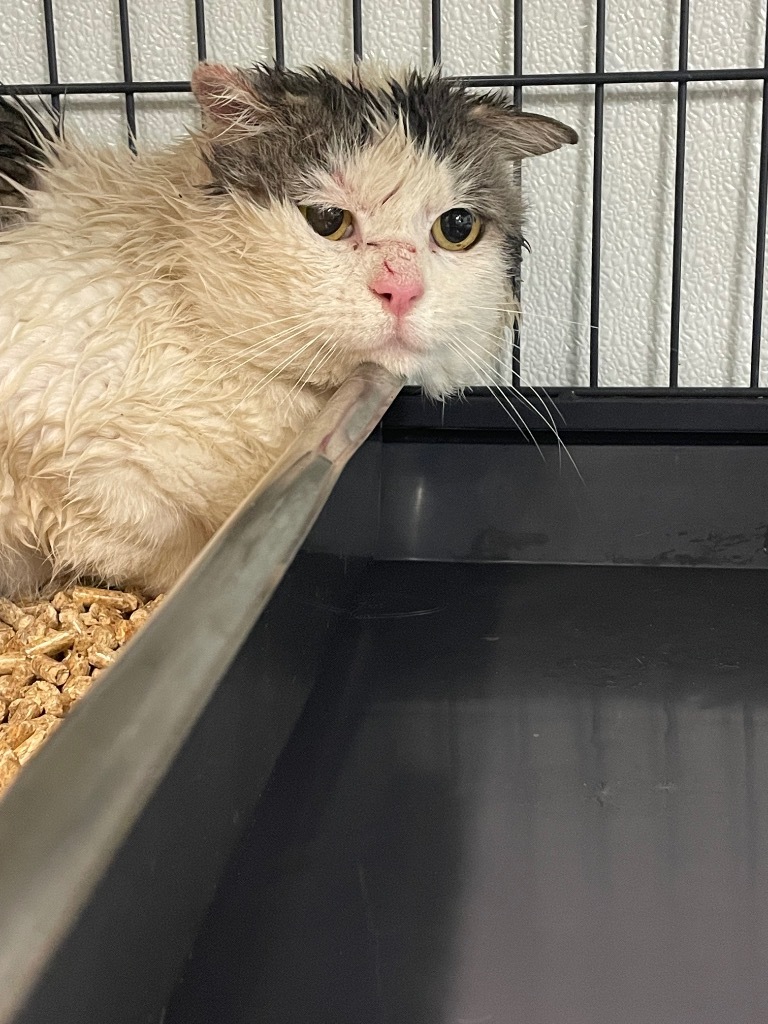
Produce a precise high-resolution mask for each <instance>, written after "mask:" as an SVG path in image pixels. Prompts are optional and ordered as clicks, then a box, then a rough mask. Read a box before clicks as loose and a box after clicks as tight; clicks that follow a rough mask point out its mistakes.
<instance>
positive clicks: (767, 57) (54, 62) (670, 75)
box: [0, 0, 768, 399]
mask: <svg viewBox="0 0 768 1024" xmlns="http://www.w3.org/2000/svg"><path fill="white" fill-rule="evenodd" d="M41 2H42V8H43V24H44V32H45V57H46V63H47V71H48V81H47V82H33V83H21V84H8V83H0V95H7V96H14V95H15V96H35V95H37V96H43V97H50V101H51V104H52V106H53V107H54V109H55V110H57V111H58V110H59V109H60V106H61V97H62V96H63V95H65V94H69V95H73V96H74V95H83V96H103V95H122V96H123V97H124V104H125V120H126V125H127V129H128V142H129V145H130V146H131V147H132V148H133V149H135V146H136V139H137V124H136V96H137V95H153V94H164V93H165V94H178V93H187V92H189V91H190V84H189V81H188V80H170V79H167V80H160V79H157V80H149V81H142V80H136V79H135V78H134V74H133V53H132V42H131V25H130V15H129V0H118V25H119V40H120V61H121V69H122V78H121V79H119V80H114V81H104V82H88V81H65V80H62V79H61V77H60V74H59V61H58V55H57V39H56V24H55V16H54V0H41ZM272 20H273V33H274V39H273V48H272V49H273V55H274V60H275V62H276V64H278V65H279V66H284V64H285V14H284V9H283V2H282V0H273V4H272ZM429 25H430V32H431V56H432V61H433V63H434V64H440V63H441V60H442V56H443V12H442V4H441V0H431V3H430V18H429ZM512 25H513V33H512V37H513V51H512V66H513V73H512V74H464V75H460V76H457V77H459V78H460V79H461V80H462V81H463V82H465V83H466V84H467V85H468V86H471V87H478V88H491V87H494V88H495V87H504V88H511V89H512V90H513V98H514V102H515V104H516V105H517V106H518V107H520V108H522V107H523V103H524V89H525V88H530V87H536V88H544V89H547V88H563V87H579V86H582V87H583V86H589V87H591V88H592V90H593V94H594V106H593V119H594V120H593V124H594V145H593V155H592V186H591V206H590V208H591V236H590V259H589V266H590V284H589V309H590V318H589V325H588V329H589V353H588V374H589V387H588V388H581V389H579V390H580V391H582V392H585V393H589V392H592V391H594V392H595V393H596V394H598V393H599V394H603V395H606V396H607V395H609V394H610V395H612V396H613V397H615V396H616V395H617V394H624V393H637V392H638V391H640V390H642V391H644V392H645V393H647V395H648V396H649V398H650V397H651V396H655V398H656V399H658V397H659V395H660V394H662V393H664V392H659V390H658V389H657V388H644V389H638V388H627V389H622V388H618V389H617V388H604V387H601V386H600V385H601V382H600V340H601V335H600V332H601V323H600V319H601V274H602V271H603V265H602V264H603V252H602V244H601V243H602V237H601V236H602V221H603V162H604V146H605V137H604V120H605V90H606V88H611V87H614V86H631V85H651V84H664V83H668V84H672V85H676V86H677V95H676V134H675V155H674V175H673V177H674V199H673V228H672V273H671V278H672V282H671V305H670V323H669V346H668V365H669V371H668V383H669V387H668V389H666V392H665V393H666V394H669V395H672V394H675V393H677V392H680V391H683V392H684V391H687V390H689V389H685V388H682V389H681V388H680V387H679V361H680V318H681V289H682V284H683V251H684V242H685V238H684V210H685V183H686V127H687V111H688V87H689V85H691V84H692V83H705V82H708V83H719V84H725V83H734V82H750V81H758V82H762V100H761V119H760V124H761V127H760V146H759V164H758V187H757V230H756V238H755V242H754V283H753V301H752V325H751V339H750V345H751V348H750V367H749V386H748V387H744V388H739V389H729V388H721V389H713V390H718V391H719V392H720V393H721V394H722V395H723V396H725V395H734V394H750V393H751V394H754V395H758V394H762V393H763V392H764V391H768V389H761V388H760V365H761V364H760V356H761V338H762V324H763V291H764V284H763V282H764V273H765V233H766V208H767V207H768V15H767V16H766V19H765V30H764V42H763V63H762V66H761V67H716V68H690V67H689V65H688V47H689V31H690V0H680V4H679V28H678V33H679V34H678V61H677V67H676V68H666V69H661V70H649V71H636V70H626V71H608V70H606V59H605V58H606V0H596V4H595V27H594V42H595V56H594V71H591V72H590V71H587V72H584V71H574V72H548V73H525V72H524V70H523V27H524V10H523V0H512ZM194 26H195V46H196V52H197V57H198V59H200V60H203V59H205V58H206V56H207V54H208V46H207V38H206V9H205V0H194ZM351 43H352V52H353V54H354V58H355V59H356V60H360V59H361V58H362V57H363V54H364V41H363V5H362V0H352V3H351ZM516 173H517V176H518V180H520V168H519V167H518V168H517V169H516ZM517 286H518V289H519V286H520V283H519V282H517ZM508 369H509V372H510V378H509V379H510V380H511V383H512V385H513V386H514V387H515V388H519V387H520V386H521V329H520V324H519V322H518V321H516V322H515V324H514V326H513V328H512V332H511V352H510V360H509V367H508ZM551 390H553V391H557V390H558V389H551Z"/></svg>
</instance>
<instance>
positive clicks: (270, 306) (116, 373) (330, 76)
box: [0, 63, 576, 596]
mask: <svg viewBox="0 0 768 1024" xmlns="http://www.w3.org/2000/svg"><path fill="white" fill-rule="evenodd" d="M192 89H193V92H194V94H195V96H196V98H197V100H198V102H199V104H200V107H201V110H202V128H201V129H200V130H199V131H198V132H196V133H193V134H192V135H191V136H190V137H189V138H187V139H185V140H184V141H181V142H179V143H178V144H176V145H174V146H172V147H170V148H168V149H165V150H163V151H160V152H140V153H139V155H138V156H135V157H134V156H133V155H132V154H130V152H129V151H128V150H127V149H125V150H117V149H114V150H95V149H92V148H89V147H87V146H83V145H80V144H78V143H76V142H73V141H72V140H68V141H63V140H57V139H56V138H55V135H53V134H47V133H45V132H41V131H40V130H39V127H38V128H36V129H35V130H34V131H32V130H30V131H29V132H27V134H26V135H24V132H23V131H21V132H20V131H19V129H18V125H16V128H15V131H16V136H15V137H17V138H18V137H19V136H21V137H23V138H26V139H27V143H29V139H34V140H35V146H36V147H37V151H36V155H35V166H34V174H33V175H32V172H31V171H30V176H29V180H26V179H24V176H23V175H18V176H17V183H16V184H14V185H13V190H14V192H15V194H16V196H17V198H18V197H19V196H20V197H22V198H23V200H24V205H25V206H26V209H25V210H24V211H23V212H20V213H19V214H18V215H17V216H16V219H15V220H14V223H13V225H12V226H11V229H10V230H7V231H4V232H3V233H2V234H0V593H4V594H9V595H11V596H12V595H14V594H19V593H21V592H23V593H29V592H30V591H31V590H34V589H39V588H44V587H45V586H46V585H47V584H49V583H50V581H51V580H52V579H58V580H61V579H62V578H71V577H73V576H80V575H84V576H88V577H91V578H95V579H97V580H100V581H102V582H104V583H108V584H118V585H126V586H127V585H130V586H135V587H138V588H142V589H144V590H146V591H149V592H152V591H158V590H161V589H162V590H164V589H166V588H168V587H169V586H170V585H171V584H172V583H173V582H174V580H175V579H176V578H177V576H178V575H179V574H180V572H181V571H182V570H183V569H184V568H185V566H186V565H187V564H188V563H189V561H190V560H191V559H192V557H193V556H194V555H195V554H196V553H197V551H198V550H199V549H200V548H201V547H202V546H203V545H204V543H205V542H206V540H207V539H208V538H209V537H210V536H211V534H212V533H213V532H214V531H215V530H216V528H217V527H218V526H219V525H220V524H221V522H222V521H223V520H224V519H225V518H226V516H227V515H228V514H229V513H230V512H231V511H232V510H233V509H234V508H235V507H236V505H237V504H238V503H239V502H240V501H241V500H242V498H243V497H244V496H245V495H246V494H247V493H248V491H249V490H250V489H251V488H252V486H253V485H254V483H255V482H256V481H257V480H258V479H259V478H260V476H261V475H262V474H263V473H264V472H265V471H266V469H267V468H268V467H269V466H270V465H271V464H272V463H273V461H274V460H275V458H276V457H277V456H278V455H279V453H280V452H281V450H283V449H284V447H285V446H286V445H287V444H288V443H289V442H290V440H291V439H292V438H293V437H294V436H295V434H296V432H297V431H298V430H300V429H301V426H302V424H304V423H305V422H306V421H307V420H308V419H309V418H310V417H312V416H313V415H315V414H316V412H317V411H318V409H319V408H320V407H321V405H322V403H323V401H324V396H325V395H327V394H328V393H329V391H330V390H331V389H333V388H334V387H335V386H337V385H338V384H339V383H340V382H341V381H342V380H343V379H344V378H345V377H346V376H347V375H348V374H349V373H350V372H352V371H353V370H354V369H355V367H356V366H358V365H359V364H360V363H362V362H366V361H372V362H376V363H380V364H381V365H383V366H385V367H387V368H388V369H390V370H391V371H393V372H394V373H396V374H401V375H403V376H406V377H408V378H410V379H411V380H412V381H414V382H417V383H420V384H421V385H422V387H423V388H424V389H425V390H426V391H427V392H428V393H429V394H431V395H434V396H438V397H442V396H446V395H449V394H451V393H453V392H455V391H457V390H458V389H459V387H460V386H461V384H462V383H465V382H466V380H467V378H468V377H469V376H473V375H474V372H473V367H475V368H476V366H477V362H476V360H477V359H478V357H479V358H481V359H482V360H486V359H487V357H488V354H489V353H491V352H492V351H494V350H495V347H496V345H497V339H498V337H499V332H500V327H501V324H502V322H503V320H504V317H505V315H506V313H505V311H509V309H510V305H511V303H512V301H513V299H512V294H511V288H510V268H511V265H512V262H513V260H514V258H515V257H514V253H515V251H516V250H517V247H518V244H519V240H520V238H521V222H522V209H521V199H520V195H519V190H518V188H517V187H516V186H515V184H514V182H513V175H512V167H513V162H514V161H516V160H519V159H520V158H522V157H526V156H532V155H536V154H542V153H547V152H549V151H550V150H554V149H557V148H558V147H559V146H560V145H562V144H564V143H574V142H575V141H576V135H575V133H574V132H573V131H572V130H571V129H570V128H568V127H566V126H565V125H563V124H560V123H559V122H557V121H554V120H552V119H550V118H547V117H543V116H538V115H535V114H530V113H520V112H518V111H517V110H515V109H514V108H513V106H512V105H511V104H510V103H509V102H508V101H507V100H506V99H505V98H503V97H501V96H497V95H490V94H477V93H474V92H471V91H470V90H468V89H466V88H465V87H463V86H462V85H461V84H460V83H459V82H456V81H450V80H448V79H446V78H443V77H441V76H440V75H439V74H437V73H434V74H430V75H427V76H422V75H419V74H417V73H412V72H409V73H404V74H386V73H384V72H382V71H381V70H380V69H371V68H367V67H366V66H365V65H360V66H355V67H354V68H352V69H350V70H348V71H346V72H336V71H331V70H327V69H320V68H312V69H306V70H302V71H287V70H282V69H277V68H273V67H266V66H259V67H256V68H254V69H251V70H239V69H232V68H228V67H224V66H222V65H218V64H208V63H203V64H200V65H199V66H198V67H197V68H196V70H195V71H194V74H193V76H192ZM2 124H3V122H2V120H0V131H2ZM0 143H2V138H0ZM1 148H2V147H0V149H1ZM33 148H34V147H33ZM28 150H29V147H28V148H27V150H25V152H28ZM5 152H6V154H9V152H10V158H11V159H12V158H13V156H14V154H13V152H12V147H11V149H10V150H9V147H8V146H6V148H5ZM31 162H32V158H30V165H31ZM17 163H21V164H22V165H23V160H21V158H20V157H19V155H18V154H17ZM0 171H2V168H0ZM6 173H7V172H6ZM33 178H34V180H32V179H33ZM6 181H7V179H6ZM6 194H7V189H6ZM1 200H2V197H1V196H0V201H1ZM17 205H21V204H17ZM7 219H8V220H10V216H7Z"/></svg>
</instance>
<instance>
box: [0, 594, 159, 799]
mask: <svg viewBox="0 0 768 1024" xmlns="http://www.w3.org/2000/svg"><path fill="white" fill-rule="evenodd" d="M162 599H163V595H162V594H161V595H160V596H158V597H156V598H154V599H153V600H151V601H144V600H143V599H142V598H141V597H139V596H138V595H137V594H132V593H128V592H125V591H121V590H101V589H99V588H98V587H72V588H70V589H69V590H61V591H59V592H58V593H57V594H54V596H53V597H52V598H51V599H50V601H36V602H35V603H29V604H23V603H20V604H14V603H13V602H12V601H9V600H8V599H7V598H4V597H0V795H2V793H3V792H4V791H5V790H6V789H7V788H8V786H10V785H11V783H12V782H13V780H14V779H15V778H16V776H17V775H18V773H19V772H20V771H21V768H22V766H23V765H24V764H26V763H27V761H28V760H29V759H30V758H31V757H32V756H33V755H34V754H36V753H37V751H38V750H39V749H40V747H41V746H42V745H43V744H44V743H45V741H46V740H47V739H48V737H49V736H51V735H52V734H53V733H54V731H55V730H56V729H57V728H58V727H59V725H61V722H62V719H63V718H64V717H65V716H66V715H67V713H68V712H69V711H70V709H71V708H72V707H73V705H74V704H76V703H77V701H78V700H80V698H81V697H83V696H85V694H86V693H87V692H88V691H89V690H90V689H91V687H92V686H93V684H94V682H95V681H96V679H97V678H98V677H99V675H100V674H101V673H102V672H103V671H104V670H105V669H107V668H109V666H110V665H111V664H113V662H114V661H115V659H116V658H117V656H118V654H119V652H120V650H121V648H123V647H124V646H125V645H126V644H127V643H128V641H129V640H130V639H131V637H132V636H133V635H134V634H135V633H136V631H137V630H138V629H139V628H140V627H141V626H142V625H143V624H144V623H145V622H146V621H147V619H148V618H149V616H150V615H151V614H152V612H153V610H154V609H155V608H156V607H157V606H158V605H159V604H160V602H161V601H162Z"/></svg>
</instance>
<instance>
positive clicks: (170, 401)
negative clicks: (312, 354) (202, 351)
mask: <svg viewBox="0 0 768 1024" xmlns="http://www.w3.org/2000/svg"><path fill="white" fill-rule="evenodd" d="M303 329H304V328H303V325H299V326H298V327H291V328H287V329H285V330H284V331H281V332H279V333H278V334H277V335H273V336H272V337H270V338H267V339H266V340H265V343H264V344H263V345H259V346H252V349H253V350H255V351H253V352H252V353H251V355H250V356H249V358H245V359H244V358H240V360H239V361H238V362H236V363H234V364H232V360H231V356H230V357H229V359H227V360H222V361H221V362H224V363H226V364H227V365H226V369H225V370H224V372H222V373H218V374H214V375H213V376H211V374H210V372H209V371H210V370H211V369H212V368H215V366H214V364H208V365H207V366H203V367H201V370H200V372H199V373H198V374H197V375H196V376H194V377H188V378H186V379H185V380H184V382H183V384H182V385H181V386H180V387H179V388H177V389H176V391H174V392H171V393H170V394H169V395H166V396H165V411H164V413H162V414H161V415H160V416H158V417H156V418H155V420H154V422H153V424H152V428H151V430H147V431H145V432H144V433H143V434H142V435H140V436H139V437H138V438H137V439H136V440H137V441H138V442H139V443H141V442H143V441H144V440H145V439H146V437H147V436H148V435H149V434H150V433H154V432H155V431H156V429H157V427H158V426H159V425H161V424H162V423H163V422H167V421H168V419H169V418H170V417H171V416H172V414H173V413H175V412H177V411H179V410H180V409H183V408H186V407H188V406H189V404H190V403H191V402H193V401H194V400H195V398H197V397H198V396H199V395H201V394H204V393H206V392H207V391H208V390H209V389H210V388H211V387H215V386H216V385H217V384H219V383H221V382H222V381H223V380H226V379H227V378H231V379H234V378H236V376H237V374H238V373H239V372H240V371H241V370H242V369H243V368H244V367H246V366H248V365H249V362H250V359H251V358H253V356H254V355H262V354H264V352H266V351H268V350H269V349H273V348H276V347H278V345H285V344H287V343H288V342H290V341H292V339H293V338H294V337H295V336H296V335H297V334H299V333H300V332H301V331H302V330H303ZM275 339H278V340H275ZM313 340H314V339H313ZM267 343H269V344H267ZM306 347H308V346H305V348H306ZM300 351H304V349H301V350H300ZM293 354H295V353H292V354H291V355H290V356H288V358H287V359H286V360H284V361H283V363H281V364H279V365H280V366H281V367H282V366H283V365H285V363H286V362H290V359H291V358H292V356H293ZM197 381H202V383H201V384H200V386H199V387H197V388H194V389H193V390H190V385H192V384H194V383H195V382H197ZM179 400H180V401H179Z"/></svg>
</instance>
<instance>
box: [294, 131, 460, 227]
mask: <svg viewBox="0 0 768 1024" xmlns="http://www.w3.org/2000/svg"><path fill="white" fill-rule="evenodd" d="M313 178H314V182H313V183H312V186H311V188H310V189H309V190H308V193H307V195H306V197H305V199H306V201H307V202H315V203H323V204H328V205H331V206H339V207H342V208H344V209H349V210H351V211H352V212H354V213H356V214H357V215H359V216H363V217H365V218H367V219H368V220H369V221H390V222H394V221H397V220H401V221H412V220H414V219H416V220H418V219H422V218H423V217H425V216H427V217H428V216H436V215H437V213H439V212H441V211H443V210H446V209H448V208H450V207H451V206H456V205H464V206H470V205H472V199H473V195H472V192H473V189H472V187H471V184H470V183H469V182H467V181H463V180H462V176H461V174H460V173H458V172H457V169H456V168H454V166H453V165H452V164H451V162H450V161H448V160H441V159H439V158H438V157H437V156H436V155H435V154H434V153H433V152H431V151H430V150H428V149H425V148H422V147H419V146H417V145H415V144H414V142H413V141H412V140H411V139H409V138H408V137H407V135H406V134H405V133H404V132H402V131H400V130H398V129H394V130H392V131H391V132H389V133H387V134H386V135H385V136H384V138H383V139H381V140H380V141H379V142H378V143H374V144H372V145H370V146H366V147H365V148H363V149H360V150H357V151H346V152H340V153H338V154H337V155H336V157H335V159H333V160H332V162H331V167H330V169H328V170H325V169H318V170H317V171H316V173H315V174H314V175H313Z"/></svg>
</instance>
